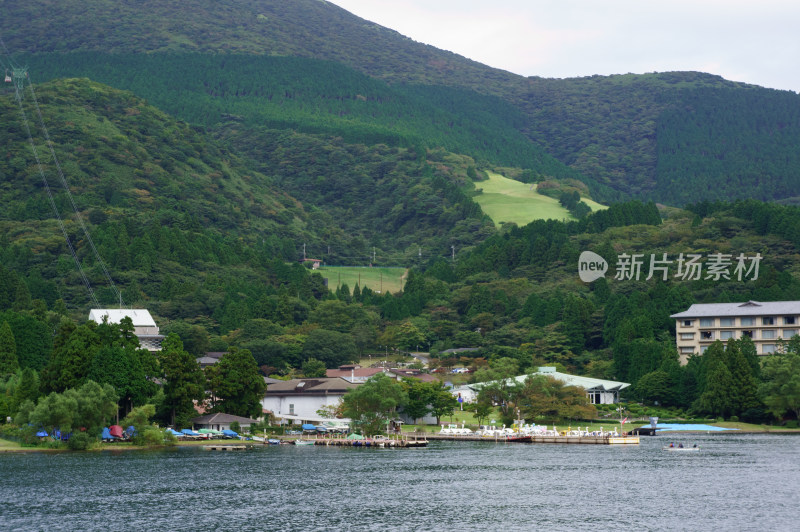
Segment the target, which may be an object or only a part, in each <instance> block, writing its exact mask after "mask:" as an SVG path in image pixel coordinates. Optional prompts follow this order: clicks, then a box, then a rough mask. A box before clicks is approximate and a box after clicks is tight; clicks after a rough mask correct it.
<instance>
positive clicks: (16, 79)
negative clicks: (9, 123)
mask: <svg viewBox="0 0 800 532" xmlns="http://www.w3.org/2000/svg"><path fill="white" fill-rule="evenodd" d="M0 46H2V49H3V54H1V55H0V58H2V57H3V56H5V57H6V58H7V61H8V66H10V67H11V72H12V74H11V77H12V81H13V83H14V96H15V98H16V100H17V104H18V106H19V111H20V115H21V116H22V121H23V124H24V127H25V132H26V134H27V135H28V142H29V143H30V146H31V151H32V152H33V156H34V159H36V166H37V168H38V170H39V175H40V176H41V178H42V182H43V183H44V188H45V191H46V192H47V197H48V200H49V202H50V206H51V208H52V209H53V213H54V214H55V217H56V220H58V225H59V228H60V229H61V233H62V234H63V235H64V240H65V241H66V243H67V248H68V249H69V251H70V255H71V256H72V259H73V261H74V262H75V265H76V267H77V269H78V273H79V274H80V276H81V280H82V281H83V283H84V285H85V286H86V289H87V291H88V292H89V296H90V298H91V300H92V302H94V304H95V306H98V307H99V306H100V303H99V302H98V300H97V297H96V296H95V294H94V290H92V286H91V283H90V282H89V279H88V278H87V277H86V274H85V272H84V271H83V266H82V265H81V263H80V259H79V258H78V255H77V253H76V252H75V248H74V247H73V245H72V241H71V240H70V238H69V233H68V232H67V230H66V227H65V225H64V222H63V220H62V218H61V214H60V212H59V210H58V206H57V205H56V203H55V199H54V198H53V193H52V190H51V189H50V183H49V182H48V181H47V176H46V175H45V172H44V167H43V165H42V162H41V158H40V157H39V151H38V149H37V148H36V143H35V142H34V140H33V135H32V133H31V128H30V124H29V122H28V115H27V113H25V108H24V106H23V104H22V100H23V97H24V95H25V81H26V80H27V82H28V90H29V91H30V94H31V99H32V101H33V105H34V108H35V109H36V114H37V116H38V118H39V127H40V129H41V131H42V134H43V136H44V138H45V142H46V144H47V147H48V149H49V151H50V156H51V157H52V159H53V163H54V164H55V167H56V170H57V172H58V177H59V179H60V181H61V186H62V188H63V189H64V191H65V192H66V195H67V198H68V199H69V202H70V205H71V206H72V210H73V213H74V215H75V219H76V220H77V222H78V226H79V227H80V228H81V231H82V232H83V235H84V236H85V238H86V241H87V242H88V243H89V247H90V248H91V250H92V253H93V254H94V257H95V260H96V261H97V264H99V265H100V268H101V269H102V271H103V275H104V276H105V278H106V280H107V281H108V284H109V286H110V287H111V290H112V292H113V293H114V295H115V297H116V299H117V300H118V301H119V305H120V307H122V306H123V304H124V301H123V299H122V293H121V292H120V290H119V289H118V288H117V286H116V284H115V283H114V280H113V279H112V278H111V273H110V272H109V271H108V268H107V267H106V264H105V262H104V261H103V259H102V257H101V256H100V252H99V251H98V250H97V247H96V246H95V244H94V240H92V237H91V235H90V234H89V230H88V228H87V227H86V224H85V223H84V222H83V217H82V216H81V214H80V211H79V210H78V206H77V205H76V204H75V199H74V197H73V196H72V192H71V191H70V189H69V185H68V184H67V179H66V177H65V176H64V171H63V170H62V168H61V164H60V163H59V161H58V157H57V156H56V152H55V148H54V147H53V142H52V140H51V139H50V134H49V132H48V130H47V126H46V125H45V122H44V117H43V116H42V111H41V108H40V107H39V102H38V100H37V98H36V91H35V90H34V88H33V83H31V81H30V76H29V74H28V69H27V67H22V66H18V65H17V64H16V63H15V61H14V60H13V58H12V57H11V54H10V52H9V51H8V48H7V47H6V44H5V41H3V39H2V37H0ZM0 64H2V66H3V68H6V76H7V77H8V68H7V66H6V61H2V62H1V63H0Z"/></svg>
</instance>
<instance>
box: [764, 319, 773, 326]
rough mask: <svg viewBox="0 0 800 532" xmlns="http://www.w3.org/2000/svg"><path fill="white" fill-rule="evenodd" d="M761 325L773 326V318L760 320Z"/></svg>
mask: <svg viewBox="0 0 800 532" xmlns="http://www.w3.org/2000/svg"><path fill="white" fill-rule="evenodd" d="M761 325H775V318H761Z"/></svg>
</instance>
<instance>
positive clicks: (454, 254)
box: [450, 246, 456, 262]
mask: <svg viewBox="0 0 800 532" xmlns="http://www.w3.org/2000/svg"><path fill="white" fill-rule="evenodd" d="M450 249H452V250H453V262H455V261H456V247H455V246H450Z"/></svg>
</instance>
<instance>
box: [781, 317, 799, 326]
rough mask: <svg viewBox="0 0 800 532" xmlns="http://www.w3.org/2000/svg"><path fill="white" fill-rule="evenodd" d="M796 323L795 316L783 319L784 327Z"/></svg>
mask: <svg viewBox="0 0 800 532" xmlns="http://www.w3.org/2000/svg"><path fill="white" fill-rule="evenodd" d="M795 323H797V322H796V321H795V318H794V316H784V317H783V324H784V325H794V324H795Z"/></svg>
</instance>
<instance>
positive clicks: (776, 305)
mask: <svg viewBox="0 0 800 532" xmlns="http://www.w3.org/2000/svg"><path fill="white" fill-rule="evenodd" d="M797 314H800V301H769V302H763V303H762V302H759V301H747V302H746V303H696V304H694V305H692V306H691V307H689V309H688V310H685V311H683V312H678V313H677V314H673V315H671V316H670V317H671V318H676V319H680V318H714V317H727V316H779V315H797Z"/></svg>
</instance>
